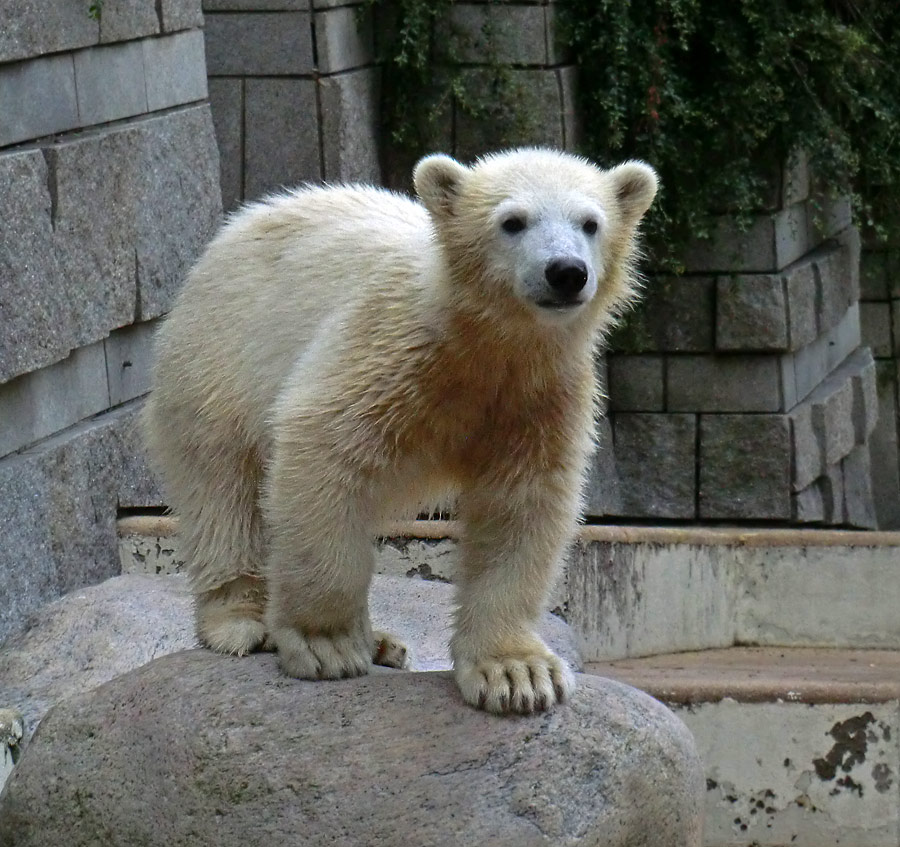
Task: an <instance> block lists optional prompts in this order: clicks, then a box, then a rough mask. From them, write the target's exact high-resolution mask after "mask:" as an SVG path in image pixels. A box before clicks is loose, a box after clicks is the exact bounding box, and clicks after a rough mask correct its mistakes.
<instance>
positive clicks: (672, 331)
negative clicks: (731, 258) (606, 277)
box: [610, 276, 716, 353]
mask: <svg viewBox="0 0 900 847" xmlns="http://www.w3.org/2000/svg"><path fill="white" fill-rule="evenodd" d="M715 285H716V281H715V279H714V278H713V277H705V276H681V277H675V276H655V277H651V278H650V279H649V280H648V281H647V286H646V289H645V293H644V300H643V302H642V303H640V304H639V305H638V306H637V307H636V308H635V310H634V311H632V312H629V313H628V315H627V316H626V318H625V320H624V322H623V324H622V326H621V327H620V328H619V329H617V330H616V331H615V332H614V334H613V336H612V338H611V340H610V349H612V350H615V351H617V352H622V353H646V352H665V353H706V352H710V351H712V350H713V348H714V333H715V311H716V310H715Z"/></svg>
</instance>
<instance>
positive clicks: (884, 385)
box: [859, 218, 900, 529]
mask: <svg viewBox="0 0 900 847" xmlns="http://www.w3.org/2000/svg"><path fill="white" fill-rule="evenodd" d="M886 223H887V227H888V229H889V231H890V232H891V233H892V236H891V238H889V239H888V240H887V241H886V242H885V241H879V240H877V239H875V238H874V237H870V238H867V239H866V240H865V242H864V246H863V251H862V257H861V262H860V277H861V295H860V296H861V302H860V304H859V309H860V313H859V314H860V324H861V328H862V337H863V342H864V343H865V344H868V345H869V346H870V347H871V349H872V353H873V354H874V356H875V368H876V374H877V383H878V424H877V425H876V427H875V431H874V432H873V433H872V443H871V453H872V488H873V491H874V495H875V511H876V514H877V516H878V526H879V528H881V529H900V463H898V452H900V448H898V441H900V439H898V410H900V405H898V399H900V392H898V376H900V372H898V359H897V357H898V356H900V219H897V218H893V219H891V218H887V219H886Z"/></svg>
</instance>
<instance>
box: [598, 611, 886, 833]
mask: <svg viewBox="0 0 900 847" xmlns="http://www.w3.org/2000/svg"><path fill="white" fill-rule="evenodd" d="M898 611H900V610H898ZM585 672H586V673H593V674H598V675H600V676H604V677H609V678H612V679H617V680H619V681H621V682H625V683H628V684H630V685H633V686H635V687H636V688H640V689H642V690H644V691H647V692H648V693H650V694H652V695H653V696H655V697H657V698H658V699H660V700H662V701H663V702H665V703H666V704H667V705H668V706H669V707H670V708H671V709H672V710H673V711H674V712H675V713H676V714H677V715H678V716H679V717H680V718H681V719H682V720H683V721H684V722H685V724H687V726H688V728H689V729H690V730H691V731H692V733H693V735H694V738H695V739H696V741H697V746H698V749H699V751H700V755H701V757H702V758H703V761H704V766H705V770H706V777H707V805H706V827H705V844H706V845H707V847H724V845H732V846H733V847H736V845H740V846H741V847H747V845H759V847H786V845H792V847H831V845H835V846H836V845H841V846H842V847H848V845H852V846H853V847H876V845H877V847H897V845H898V844H900V780H898V774H900V651H897V650H843V649H835V648H830V649H822V648H772V647H756V648H754V647H732V648H729V649H724V650H704V651H697V652H690V653H677V654H668V655H662V656H652V657H647V658H642V659H622V660H618V661H612V662H592V663H588V664H587V665H586V666H585Z"/></svg>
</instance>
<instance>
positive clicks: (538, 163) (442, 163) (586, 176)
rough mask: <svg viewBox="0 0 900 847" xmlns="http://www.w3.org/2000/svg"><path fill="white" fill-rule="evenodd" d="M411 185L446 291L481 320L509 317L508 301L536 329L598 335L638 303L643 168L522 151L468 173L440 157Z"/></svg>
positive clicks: (648, 178)
mask: <svg viewBox="0 0 900 847" xmlns="http://www.w3.org/2000/svg"><path fill="white" fill-rule="evenodd" d="M413 181H414V184H415V188H416V193H417V194H418V196H419V198H420V199H421V201H422V203H423V204H424V205H425V208H426V209H427V210H428V212H429V214H430V216H431V219H432V221H433V224H434V227H435V234H436V237H437V240H438V242H439V243H440V245H441V247H442V250H443V253H444V259H445V261H446V262H447V264H448V266H449V268H450V271H451V277H452V280H453V282H452V284H453V285H454V286H458V287H466V286H468V287H469V288H474V289H476V290H474V291H472V290H466V291H465V298H466V299H467V300H468V302H469V303H470V304H471V305H475V304H476V303H477V304H479V305H480V306H481V307H482V310H483V311H484V312H494V311H495V310H496V308H497V307H499V308H500V309H504V310H505V312H504V313H505V314H506V315H507V316H508V314H509V312H510V294H512V295H513V298H512V299H513V302H515V303H516V304H518V312H519V313H520V314H522V316H523V317H526V318H527V319H528V320H530V321H531V322H532V324H533V323H534V322H535V319H537V321H538V322H540V323H541V324H544V325H550V326H557V327H563V326H570V325H572V324H574V323H576V322H578V323H585V322H589V323H591V324H592V325H594V326H597V325H605V324H606V323H607V322H608V321H609V319H610V318H611V316H612V315H614V314H615V313H616V312H618V311H619V310H621V308H622V307H623V306H624V305H626V304H627V303H628V302H629V301H630V300H631V299H632V298H633V297H634V294H635V292H634V275H633V272H632V264H633V256H634V252H635V233H636V231H637V227H638V224H639V222H640V219H641V217H642V216H643V215H644V213H645V212H646V211H647V209H648V208H649V206H650V203H651V202H652V201H653V198H654V196H655V194H656V188H657V179H656V174H655V173H654V171H653V169H652V168H650V167H649V166H648V165H645V164H643V163H642V162H626V163H625V164H622V165H619V166H618V167H615V168H612V169H611V170H603V169H601V168H599V167H597V166H595V165H593V164H592V163H591V162H589V161H587V160H586V159H582V158H578V157H576V156H572V155H569V154H566V153H561V152H557V151H553V150H541V149H520V150H512V151H509V152H505V153H497V154H492V155H488V156H485V157H483V158H481V159H479V160H478V161H476V162H475V163H474V164H473V165H472V166H471V167H467V166H465V165H462V164H460V163H459V162H457V161H456V160H454V159H452V158H450V157H449V156H444V155H441V154H436V155H432V156H427V157H425V158H424V159H422V160H421V161H420V162H419V163H418V164H417V166H416V169H415V172H414V174H413ZM513 311H516V310H513Z"/></svg>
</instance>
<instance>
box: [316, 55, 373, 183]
mask: <svg viewBox="0 0 900 847" xmlns="http://www.w3.org/2000/svg"><path fill="white" fill-rule="evenodd" d="M378 83H379V70H378V69H377V68H365V69H363V70H358V71H351V72H350V73H345V74H338V75H337V76H332V77H324V78H322V79H320V80H319V104H320V108H321V121H322V158H323V162H324V166H325V172H324V174H322V177H323V179H326V180H328V181H329V182H366V183H371V184H379V183H380V182H381V168H380V166H379V163H378V136H379V126H380V125H379V115H380V111H379V99H378V94H379V91H378V88H379V86H378Z"/></svg>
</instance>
